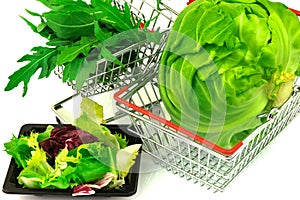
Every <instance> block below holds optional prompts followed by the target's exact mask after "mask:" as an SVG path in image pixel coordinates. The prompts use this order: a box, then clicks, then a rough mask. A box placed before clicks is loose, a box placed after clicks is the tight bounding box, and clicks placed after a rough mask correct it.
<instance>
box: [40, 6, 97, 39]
mask: <svg viewBox="0 0 300 200" xmlns="http://www.w3.org/2000/svg"><path fill="white" fill-rule="evenodd" d="M43 16H44V17H45V19H46V21H47V24H48V26H49V27H50V28H51V29H52V30H53V31H54V32H55V34H56V35H57V36H58V37H59V38H62V39H72V40H76V39H78V38H80V37H82V36H91V35H93V33H94V18H93V17H92V16H91V15H89V14H87V13H86V12H82V11H75V12H70V13H65V12H62V11H54V10H52V11H50V12H48V13H44V14H43Z"/></svg>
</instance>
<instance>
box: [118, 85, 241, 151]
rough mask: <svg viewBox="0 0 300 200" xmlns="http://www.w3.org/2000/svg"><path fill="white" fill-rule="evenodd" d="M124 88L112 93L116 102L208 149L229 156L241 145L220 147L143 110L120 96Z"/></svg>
mask: <svg viewBox="0 0 300 200" xmlns="http://www.w3.org/2000/svg"><path fill="white" fill-rule="evenodd" d="M126 90H128V86H125V87H124V88H122V89H120V90H119V91H117V92H116V93H115V94H114V99H115V100H116V101H117V102H119V103H121V104H123V105H125V106H127V107H129V108H132V109H134V110H136V111H138V112H139V113H142V114H144V115H146V116H148V117H150V118H152V119H154V120H156V121H159V122H160V123H162V124H164V125H166V126H168V127H171V128H173V129H175V130H176V131H178V132H180V133H182V134H184V135H186V136H188V137H190V138H193V139H195V140H196V141H197V142H199V143H201V144H203V145H205V146H206V147H208V148H210V149H213V150H214V151H216V152H219V153H221V154H223V155H226V156H230V155H232V154H234V153H235V152H236V151H237V150H238V149H239V148H240V147H241V146H242V145H243V142H239V143H237V144H236V145H235V146H234V147H232V148H231V149H224V148H222V147H220V146H218V145H216V144H214V143H212V142H210V141H208V140H206V139H204V138H203V137H201V136H199V135H197V134H195V133H193V132H191V131H189V130H187V129H185V128H182V127H180V126H178V125H176V124H174V123H172V122H171V121H169V120H166V119H164V118H162V117H160V116H158V115H155V114H153V113H151V112H150V111H148V110H145V109H143V108H141V107H139V106H137V105H135V104H133V103H130V102H128V101H126V100H125V99H123V98H121V97H120V95H121V94H123V93H124V92H125V91H126Z"/></svg>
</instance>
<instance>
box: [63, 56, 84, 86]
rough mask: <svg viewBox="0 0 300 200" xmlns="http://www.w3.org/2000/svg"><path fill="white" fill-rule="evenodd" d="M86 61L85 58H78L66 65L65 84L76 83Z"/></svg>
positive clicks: (64, 71)
mask: <svg viewBox="0 0 300 200" xmlns="http://www.w3.org/2000/svg"><path fill="white" fill-rule="evenodd" d="M83 61H84V58H81V57H78V58H76V59H74V60H73V61H71V62H69V63H67V64H65V65H64V66H65V67H64V70H63V78H62V80H63V82H66V81H70V82H72V81H74V80H75V78H76V75H77V74H78V71H79V69H80V67H81V65H82V63H83Z"/></svg>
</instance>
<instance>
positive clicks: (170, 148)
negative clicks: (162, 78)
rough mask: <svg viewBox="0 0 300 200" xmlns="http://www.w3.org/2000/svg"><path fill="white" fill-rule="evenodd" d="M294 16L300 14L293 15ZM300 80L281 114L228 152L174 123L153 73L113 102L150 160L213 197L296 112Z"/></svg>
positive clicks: (277, 112)
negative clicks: (123, 114)
mask: <svg viewBox="0 0 300 200" xmlns="http://www.w3.org/2000/svg"><path fill="white" fill-rule="evenodd" d="M291 10H292V11H294V12H295V13H296V14H297V15H299V14H300V13H299V11H296V10H293V9H291ZM299 91H300V78H299V77H298V78H297V79H296V80H295V82H294V92H293V94H292V95H291V97H290V98H289V99H288V101H286V103H285V104H284V105H283V106H281V108H280V109H277V108H274V109H273V110H271V111H270V113H268V114H266V115H264V116H260V117H265V118H266V122H265V123H264V124H262V125H261V126H260V127H258V128H257V129H256V130H255V131H253V132H252V134H251V135H250V136H248V137H247V138H246V139H245V140H243V141H241V142H239V143H238V144H237V145H235V146H234V147H233V148H231V149H224V148H222V147H220V146H217V145H215V144H213V143H211V142H210V141H207V140H205V139H203V138H201V137H199V136H197V135H196V134H194V133H192V132H190V131H188V130H186V129H184V128H182V127H180V126H178V125H176V124H174V123H172V122H171V121H169V120H170V117H169V116H168V113H167V112H166V109H165V108H164V105H163V103H162V100H161V98H160V94H159V90H158V86H157V72H153V73H152V74H151V75H149V76H148V77H142V78H141V79H140V80H139V82H135V83H133V84H131V85H129V86H126V87H123V88H122V89H120V90H119V91H118V92H117V93H115V95H114V98H115V100H116V101H117V108H118V109H119V110H120V111H122V112H124V113H126V114H128V115H129V116H130V118H131V121H132V128H129V129H130V130H131V131H132V132H135V133H136V134H138V135H140V136H141V138H142V140H143V144H144V146H143V150H144V151H146V152H147V153H148V154H150V155H151V156H152V157H153V158H154V161H155V162H157V163H158V164H160V165H161V166H163V167H165V168H166V169H167V170H169V171H172V172H173V173H174V174H179V175H180V176H181V177H186V179H187V180H191V181H193V182H195V183H199V184H200V185H201V186H206V187H207V189H212V190H213V191H214V192H217V191H224V189H225V188H226V186H227V185H228V184H229V183H230V182H231V181H232V180H233V179H234V178H235V177H236V176H237V175H238V174H240V172H241V171H242V170H243V169H244V168H245V167H246V166H247V165H248V164H249V163H250V162H251V161H252V160H253V159H254V158H255V157H256V155H257V154H259V153H260V152H261V151H262V150H263V149H264V148H265V147H266V146H267V145H268V144H269V143H270V142H271V141H272V140H273V139H274V138H275V137H276V136H277V135H278V134H279V133H280V132H281V131H282V130H283V129H284V128H285V127H286V126H287V125H288V124H289V122H291V121H292V120H293V119H294V118H295V117H296V116H297V114H298V113H299V112H300V94H299Z"/></svg>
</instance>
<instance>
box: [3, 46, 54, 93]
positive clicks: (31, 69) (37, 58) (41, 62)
mask: <svg viewBox="0 0 300 200" xmlns="http://www.w3.org/2000/svg"><path fill="white" fill-rule="evenodd" d="M31 51H32V52H33V54H32V55H28V54H27V55H25V56H23V57H22V58H21V59H19V60H18V62H24V61H29V63H28V64H27V65H25V66H24V67H22V68H20V69H19V70H17V71H16V72H14V73H13V74H12V75H11V76H9V79H10V80H9V82H8V84H7V86H6V87H5V89H4V90H5V91H10V90H12V89H13V88H15V87H17V86H18V85H19V84H20V83H21V82H23V83H24V91H23V96H25V95H26V92H27V89H28V83H29V81H30V78H31V77H32V76H33V75H34V74H35V73H36V71H37V69H39V68H42V69H43V70H42V74H41V77H44V76H45V73H46V74H49V71H50V70H51V69H53V68H54V67H56V65H55V66H50V65H53V63H54V62H53V61H52V60H51V59H52V58H53V56H57V50H56V49H53V48H47V47H34V48H32V50H31Z"/></svg>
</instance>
